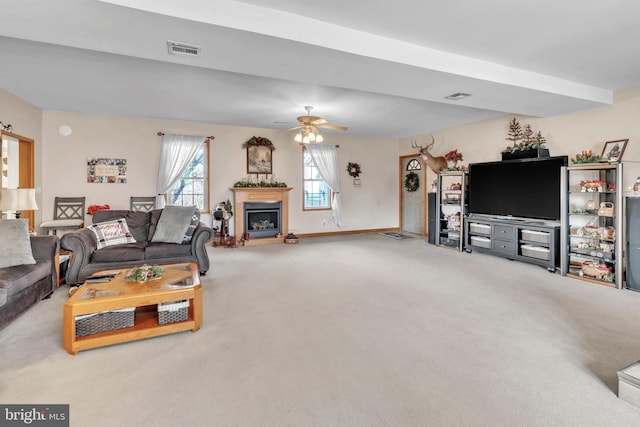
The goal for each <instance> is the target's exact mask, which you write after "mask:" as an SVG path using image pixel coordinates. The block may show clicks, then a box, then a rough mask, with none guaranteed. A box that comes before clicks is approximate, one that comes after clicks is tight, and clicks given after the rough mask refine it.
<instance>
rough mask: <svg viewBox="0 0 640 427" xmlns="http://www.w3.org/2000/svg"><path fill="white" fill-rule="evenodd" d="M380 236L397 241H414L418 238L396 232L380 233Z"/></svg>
mask: <svg viewBox="0 0 640 427" xmlns="http://www.w3.org/2000/svg"><path fill="white" fill-rule="evenodd" d="M379 234H380V235H381V236H384V237H390V238H392V239H396V240H404V239H414V238H415V237H416V236H414V235H412V234H406V233H398V232H396V231H387V232H384V233H379Z"/></svg>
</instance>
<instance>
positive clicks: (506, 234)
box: [493, 224, 515, 240]
mask: <svg viewBox="0 0 640 427" xmlns="http://www.w3.org/2000/svg"><path fill="white" fill-rule="evenodd" d="M514 230H515V227H514V226H513V225H504V224H494V225H493V237H495V238H496V239H505V240H512V239H513V233H514Z"/></svg>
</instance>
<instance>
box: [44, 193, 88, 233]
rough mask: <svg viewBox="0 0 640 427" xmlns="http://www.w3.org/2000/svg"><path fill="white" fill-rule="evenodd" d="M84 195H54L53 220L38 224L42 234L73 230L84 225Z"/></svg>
mask: <svg viewBox="0 0 640 427" xmlns="http://www.w3.org/2000/svg"><path fill="white" fill-rule="evenodd" d="M84 202H85V198H84V197H56V198H55V203H54V206H53V220H50V221H45V222H43V223H42V224H40V228H42V231H43V232H44V234H49V231H53V234H57V233H58V230H75V229H77V228H82V227H84Z"/></svg>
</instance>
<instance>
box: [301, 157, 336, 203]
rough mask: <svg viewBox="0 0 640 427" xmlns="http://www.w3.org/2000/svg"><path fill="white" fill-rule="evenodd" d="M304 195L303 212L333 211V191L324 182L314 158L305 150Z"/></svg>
mask: <svg viewBox="0 0 640 427" xmlns="http://www.w3.org/2000/svg"><path fill="white" fill-rule="evenodd" d="M303 153H304V174H303V180H304V183H303V184H304V185H303V187H304V195H303V199H302V209H303V210H318V209H331V189H330V188H329V186H328V185H327V183H326V182H324V181H323V180H322V177H321V176H320V172H318V168H316V165H315V163H314V162H313V158H311V156H310V155H309V153H307V150H304V148H303Z"/></svg>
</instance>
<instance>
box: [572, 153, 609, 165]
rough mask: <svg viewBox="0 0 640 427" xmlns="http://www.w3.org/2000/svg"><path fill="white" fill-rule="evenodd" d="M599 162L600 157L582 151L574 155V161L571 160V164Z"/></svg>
mask: <svg viewBox="0 0 640 427" xmlns="http://www.w3.org/2000/svg"><path fill="white" fill-rule="evenodd" d="M601 160H602V156H601V155H599V154H593V153H592V152H591V150H582V152H581V153H578V154H576V157H575V159H574V158H571V161H572V162H573V163H599V162H600V161H601Z"/></svg>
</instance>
